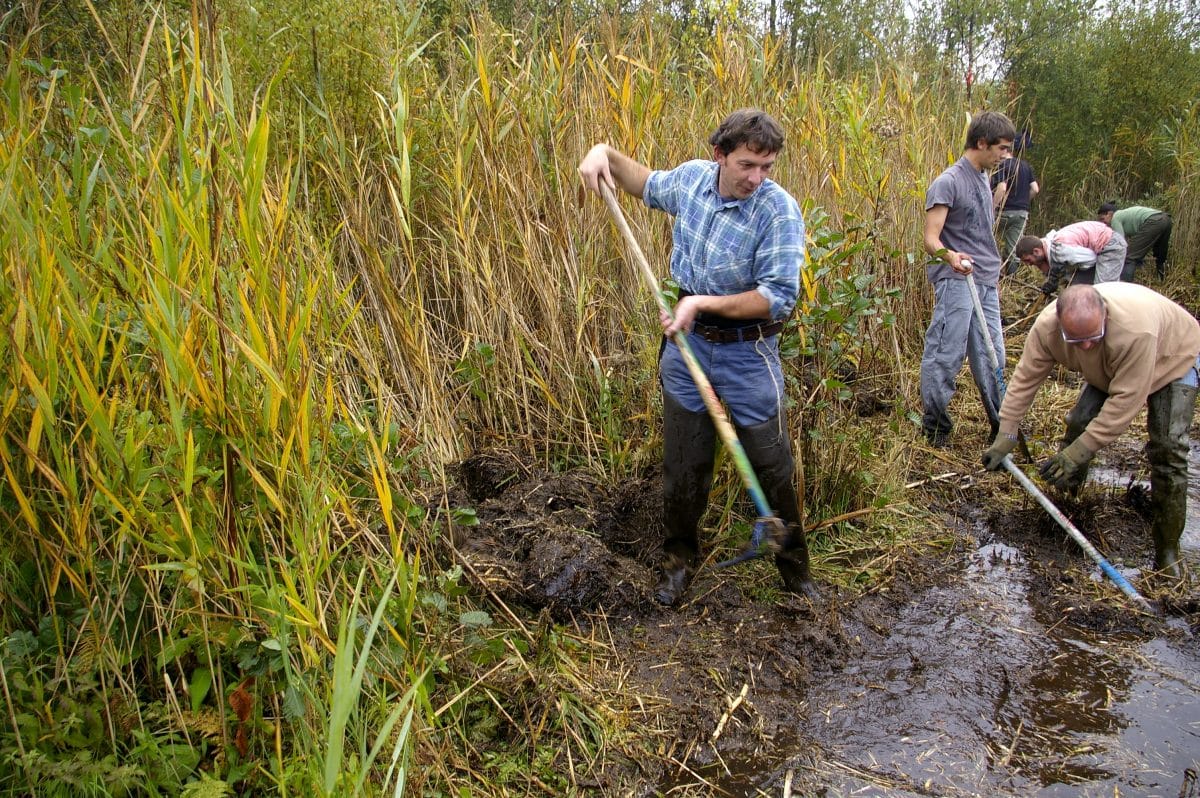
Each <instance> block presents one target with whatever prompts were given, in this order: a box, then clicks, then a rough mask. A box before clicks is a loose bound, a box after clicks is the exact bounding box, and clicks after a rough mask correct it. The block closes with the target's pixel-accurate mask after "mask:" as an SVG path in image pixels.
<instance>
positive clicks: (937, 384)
mask: <svg viewBox="0 0 1200 798" xmlns="http://www.w3.org/2000/svg"><path fill="white" fill-rule="evenodd" d="M976 288H978V289H979V302H980V304H981V305H982V306H983V315H984V317H985V318H986V319H987V326H988V329H987V333H988V334H990V335H991V338H992V345H993V346H994V347H995V348H996V357H997V358H999V360H1000V363H1001V365H1002V366H1003V364H1004V333H1003V332H1002V331H1001V329H1000V296H999V293H998V291H997V289H996V286H994V285H979V284H978V283H976ZM933 291H934V297H935V299H934V305H933V320H932V321H931V322H930V323H929V329H928V330H926V331H925V353H924V354H923V355H922V356H921V405H922V408H923V414H922V417H921V427H922V431H923V432H924V433H925V437H926V438H927V439H928V440H930V441H932V442H944V441H945V440H946V439H947V438H948V437H949V435H950V430H951V429H952V428H953V427H954V424H953V422H952V421H951V420H950V414H949V413H948V412H947V408H948V407H949V406H950V399H951V398H952V397H953V396H954V391H955V382H956V381H957V380H958V372H959V371H961V370H962V363H963V359H964V358H966V360H967V362H968V363H969V364H970V366H971V376H973V377H974V378H975V386H976V387H977V388H978V389H979V396H980V398H981V399H982V400H983V405H984V410H985V412H986V413H987V417H988V422H989V423H990V424H991V427H992V433H993V436H994V435H995V432H996V430H997V429H998V428H999V424H1000V399H1001V396H1000V384H999V382H998V381H997V379H996V372H995V371H994V370H993V369H992V363H991V357H990V356H989V355H988V350H987V340H986V339H985V338H984V337H983V336H984V331H983V330H982V329H981V328H980V326H979V321H978V319H976V318H975V307H974V305H973V304H972V302H971V290H970V288H969V287H968V286H967V281H966V280H965V279H962V280H960V279H956V278H953V277H946V278H943V279H941V280H938V281H937V283H935V284H934V286H933Z"/></svg>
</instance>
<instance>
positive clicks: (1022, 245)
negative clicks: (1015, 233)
mask: <svg viewBox="0 0 1200 798" xmlns="http://www.w3.org/2000/svg"><path fill="white" fill-rule="evenodd" d="M1040 246H1042V239H1040V238H1038V237H1037V236H1021V238H1020V240H1018V241H1017V246H1016V247H1015V248H1014V249H1013V252H1015V253H1017V257H1018V258H1023V257H1025V256H1026V255H1032V254H1033V251H1034V250H1035V249H1037V248H1038V247H1040Z"/></svg>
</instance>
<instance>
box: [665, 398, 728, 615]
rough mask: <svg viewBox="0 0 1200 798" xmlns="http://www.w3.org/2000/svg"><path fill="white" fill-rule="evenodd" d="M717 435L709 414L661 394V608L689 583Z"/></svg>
mask: <svg viewBox="0 0 1200 798" xmlns="http://www.w3.org/2000/svg"><path fill="white" fill-rule="evenodd" d="M716 441H717V433H716V429H715V428H714V427H713V423H712V419H711V418H709V416H708V413H692V412H690V411H688V410H687V409H685V408H684V407H683V406H682V405H681V404H679V403H678V402H677V401H675V400H674V399H672V398H671V396H670V395H668V394H666V393H664V394H663V526H664V527H665V528H666V533H667V534H666V539H665V540H664V541H663V561H662V565H661V571H662V578H661V580H660V581H659V583H658V585H657V587H655V589H654V598H655V600H656V601H658V602H659V603H660V604H665V605H667V606H673V605H675V604H676V603H677V602H678V601H679V599H680V597H682V596H683V594H684V592H685V591H686V590H687V588H688V585H689V584H690V583H691V581H692V574H693V572H694V571H695V568H696V561H697V560H698V559H699V556H700V543H699V540H698V538H697V536H696V529H697V527H698V526H699V525H700V519H701V518H702V517H703V516H704V510H705V508H706V507H707V506H708V492H709V490H710V489H711V488H712V472H713V459H714V456H715V450H716Z"/></svg>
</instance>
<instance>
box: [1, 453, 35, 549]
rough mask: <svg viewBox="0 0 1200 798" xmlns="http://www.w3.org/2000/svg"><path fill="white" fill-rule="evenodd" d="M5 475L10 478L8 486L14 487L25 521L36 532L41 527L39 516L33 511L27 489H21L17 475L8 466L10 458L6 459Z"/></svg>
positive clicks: (14, 493) (14, 494) (13, 490)
mask: <svg viewBox="0 0 1200 798" xmlns="http://www.w3.org/2000/svg"><path fill="white" fill-rule="evenodd" d="M4 476H5V478H6V479H7V480H8V486H9V487H10V488H12V492H13V496H14V497H15V498H16V500H17V506H18V507H19V508H20V509H21V517H22V518H24V519H25V523H27V524H29V529H30V530H31V531H32V532H34V533H36V532H38V530H39V529H40V526H39V524H38V519H37V516H36V515H34V513H33V507H32V506H31V505H30V504H29V499H28V498H27V497H26V496H25V491H23V490H21V486H20V485H19V484H18V483H17V479H16V475H15V474H13V472H12V469H11V468H9V466H8V460H7V459H6V460H5V461H4Z"/></svg>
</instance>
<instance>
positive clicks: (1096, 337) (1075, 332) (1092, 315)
mask: <svg viewBox="0 0 1200 798" xmlns="http://www.w3.org/2000/svg"><path fill="white" fill-rule="evenodd" d="M1055 311H1056V312H1057V313H1058V326H1059V327H1060V328H1062V335H1063V340H1065V341H1067V342H1068V343H1073V344H1076V345H1078V346H1081V347H1082V348H1084V349H1090V348H1091V347H1092V346H1095V345H1096V344H1099V343H1100V340H1101V339H1102V338H1103V337H1104V327H1105V314H1106V312H1105V308H1104V297H1102V296H1100V292H1099V291H1097V290H1096V289H1095V288H1094V287H1093V286H1090V285H1071V286H1067V287H1066V288H1065V289H1063V292H1062V294H1060V295H1059V297H1058V302H1057V304H1056V306H1055Z"/></svg>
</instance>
